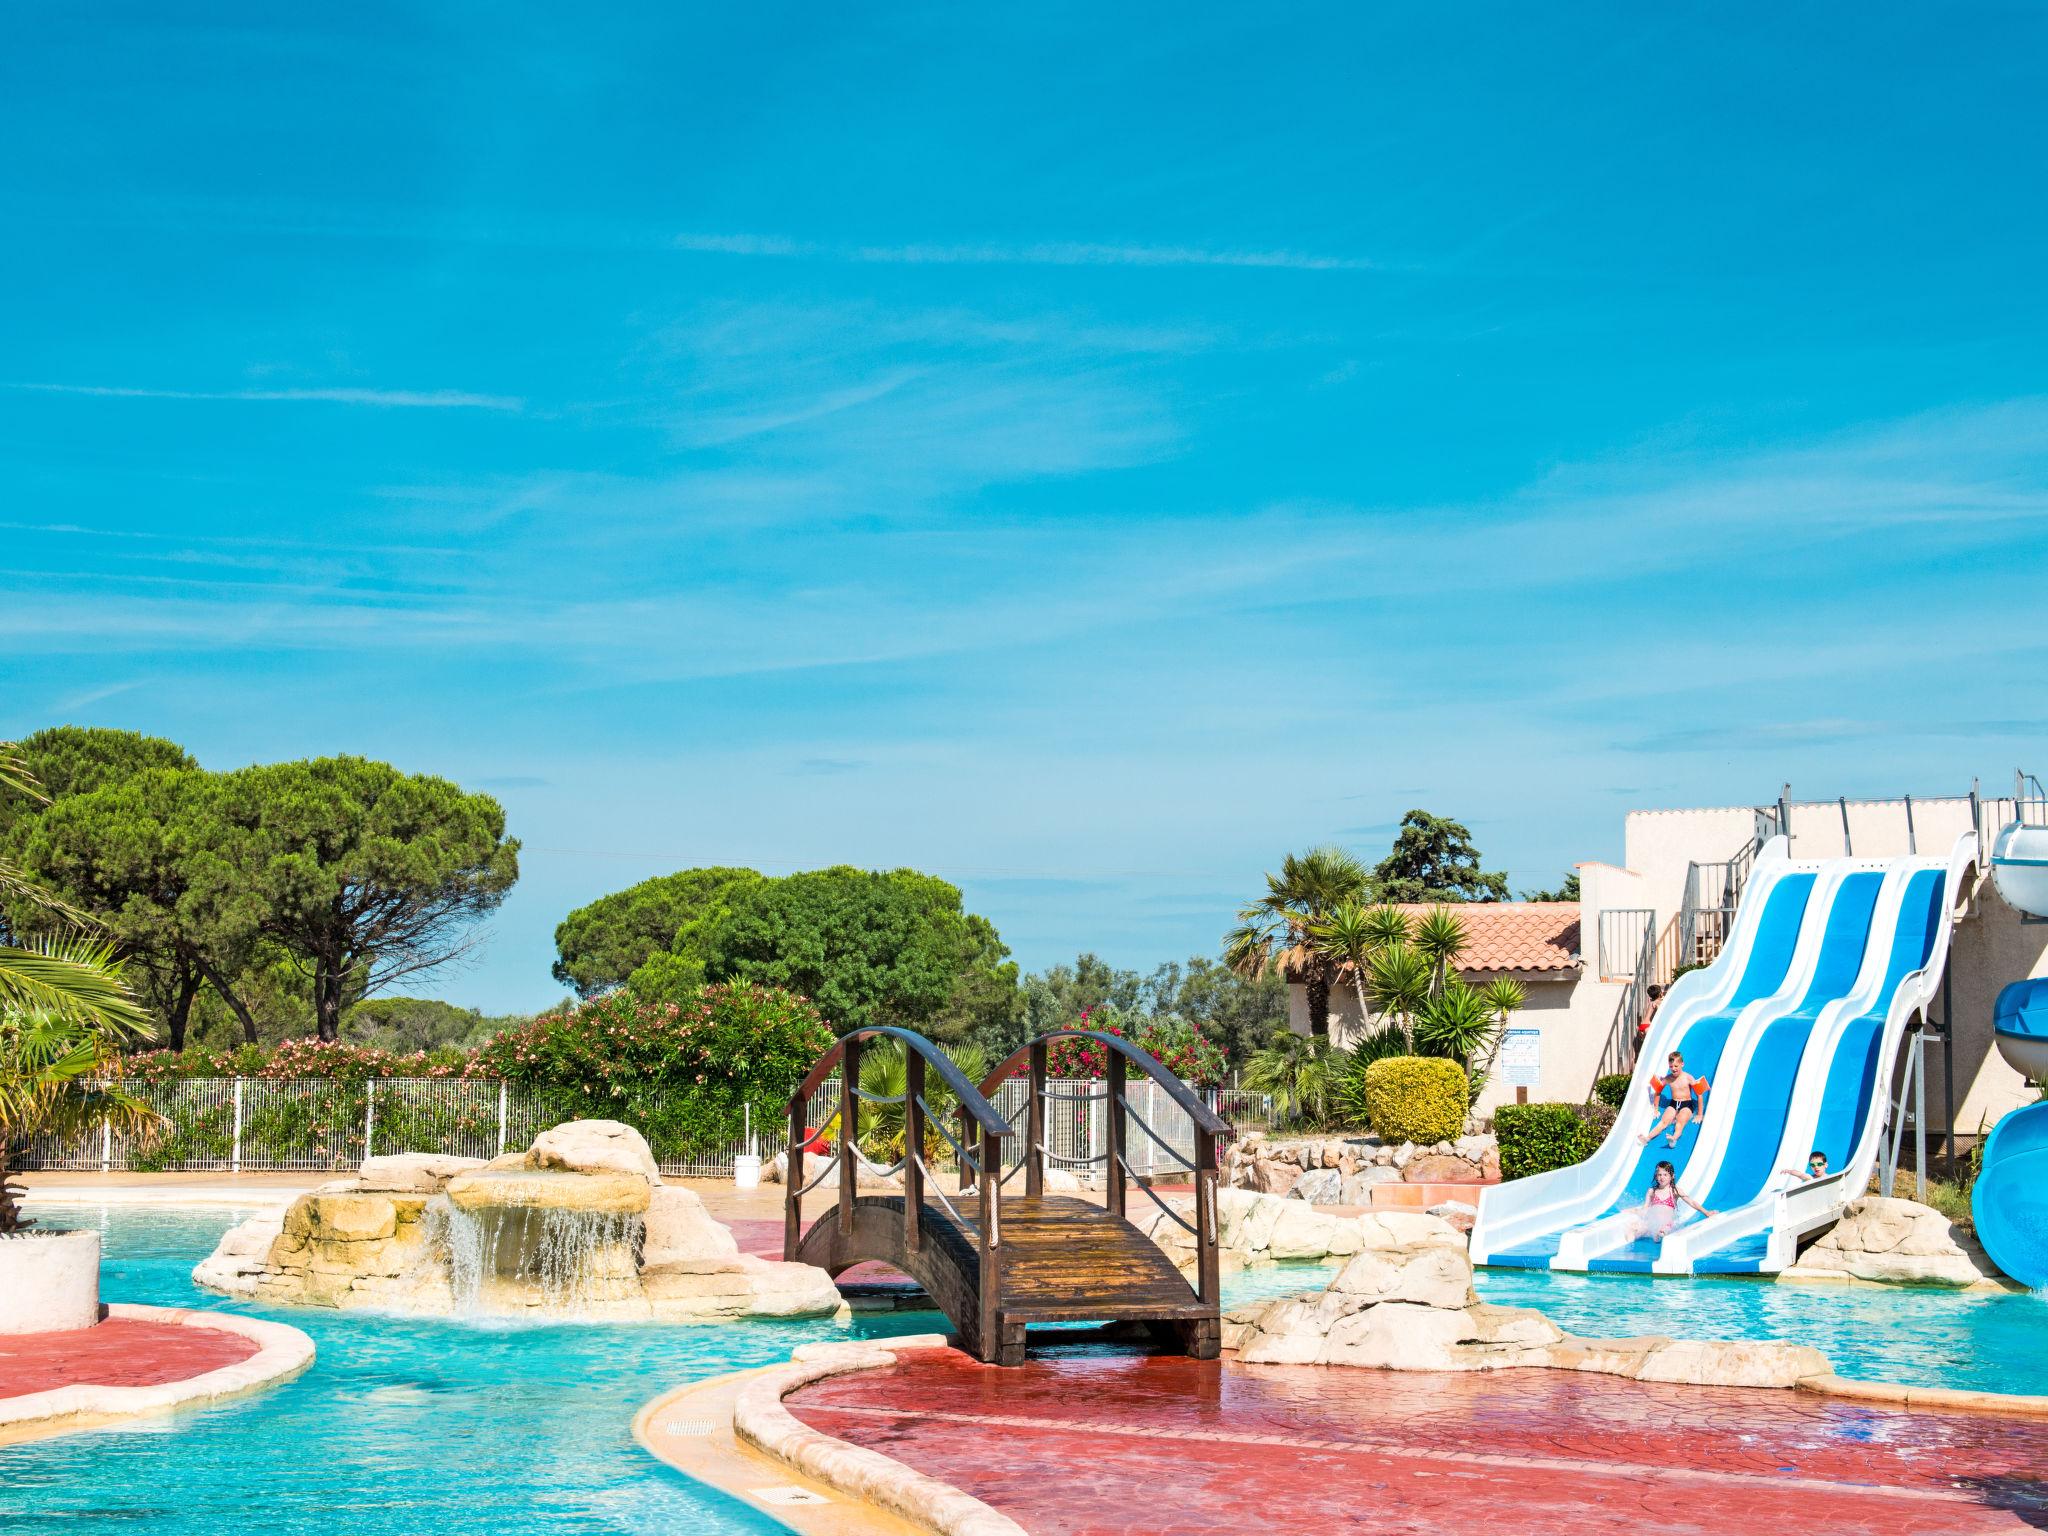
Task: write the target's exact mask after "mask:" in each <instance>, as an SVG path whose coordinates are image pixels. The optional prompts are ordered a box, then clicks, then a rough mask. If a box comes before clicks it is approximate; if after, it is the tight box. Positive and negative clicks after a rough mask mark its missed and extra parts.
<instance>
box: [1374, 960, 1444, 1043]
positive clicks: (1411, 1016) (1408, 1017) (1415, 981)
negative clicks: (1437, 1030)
mask: <svg viewBox="0 0 2048 1536" xmlns="http://www.w3.org/2000/svg"><path fill="white" fill-rule="evenodd" d="M1431 975H1432V972H1431V968H1430V963H1429V961H1428V960H1426V959H1424V958H1423V955H1422V952H1421V951H1420V950H1419V949H1416V948H1415V947H1414V946H1413V945H1410V944H1389V945H1388V946H1387V947H1386V948H1385V949H1383V950H1381V951H1380V952H1379V953H1378V954H1376V955H1374V956H1373V957H1372V965H1371V966H1370V968H1369V969H1368V972H1367V976H1366V990H1367V991H1368V992H1369V993H1371V995H1372V1001H1373V1006H1374V1007H1375V1008H1377V1009H1378V1010H1379V1011H1380V1012H1381V1013H1390V1014H1392V1015H1393V1016H1394V1022H1395V1023H1396V1024H1398V1025H1399V1026H1400V1028H1401V1039H1402V1041H1403V1042H1404V1043H1405V1044H1406V1046H1407V1048H1408V1051H1409V1054H1411V1055H1412V1054H1414V1051H1415V1015H1416V1014H1417V1013H1418V1012H1420V1011H1421V1009H1422V1008H1423V1006H1424V1005H1425V1004H1426V1003H1428V1001H1429V998H1430V977H1431Z"/></svg>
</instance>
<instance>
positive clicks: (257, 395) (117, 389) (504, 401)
mask: <svg viewBox="0 0 2048 1536" xmlns="http://www.w3.org/2000/svg"><path fill="white" fill-rule="evenodd" d="M0 389H13V390H21V391H24V392H27V393H30V394H38V395H98V396H101V397H104V398H108V399H116V400H212V401H244V402H247V401H257V402H266V403H279V402H281V403H299V404H320V405H370V406H377V407H380V408H383V409H387V410H427V411H523V410H525V409H526V402H525V401H524V400H522V399H519V398H518V397H517V396H514V395H480V394H475V393H473V392H471V391H469V390H461V389H348V388H339V387H334V388H320V389H147V388H143V387H140V386H135V385H127V384H51V383H43V382H38V381H14V380H8V381H0Z"/></svg>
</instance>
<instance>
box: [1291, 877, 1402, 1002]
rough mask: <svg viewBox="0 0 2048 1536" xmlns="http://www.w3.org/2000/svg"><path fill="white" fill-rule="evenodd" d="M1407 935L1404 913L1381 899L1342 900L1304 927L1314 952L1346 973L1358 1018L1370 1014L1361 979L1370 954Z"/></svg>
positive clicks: (1370, 962)
mask: <svg viewBox="0 0 2048 1536" xmlns="http://www.w3.org/2000/svg"><path fill="white" fill-rule="evenodd" d="M1408 936H1409V933H1408V915H1407V914H1406V913H1405V912H1403V911H1402V910H1401V909H1400V908H1399V907H1392V906H1388V905H1386V904H1385V903H1384V902H1383V903H1381V904H1380V905H1378V906H1370V907H1369V906H1367V905H1365V904H1364V903H1363V902H1357V901H1347V902H1342V903H1340V904H1339V905H1338V906H1337V907H1335V908H1334V909H1332V910H1331V912H1330V913H1329V915H1328V916H1326V917H1324V918H1321V919H1319V920H1317V921H1315V922H1312V923H1311V924H1310V925H1309V931H1308V938H1309V944H1310V946H1311V947H1312V948H1313V949H1314V950H1315V952H1316V953H1317V954H1319V955H1321V956H1322V957H1324V958H1325V959H1327V960H1331V961H1334V962H1336V963H1337V964H1339V965H1340V966H1342V967H1343V968H1344V969H1345V970H1347V971H1348V972H1349V973H1350V976H1351V986H1352V990H1353V991H1354V992H1355V993H1356V994H1357V997H1358V1017H1359V1019H1360V1020H1361V1022H1362V1021H1363V1020H1365V1019H1367V1018H1370V1017H1371V1015H1372V1005H1371V1003H1370V1001H1369V1000H1368V998H1367V995H1366V984H1365V983H1366V973H1367V972H1368V971H1370V970H1371V968H1372V962H1373V957H1374V956H1375V955H1377V954H1378V953H1379V952H1380V951H1381V950H1383V949H1385V948H1387V947H1388V946H1389V945H1392V944H1400V943H1405V942H1406V941H1407V939H1408Z"/></svg>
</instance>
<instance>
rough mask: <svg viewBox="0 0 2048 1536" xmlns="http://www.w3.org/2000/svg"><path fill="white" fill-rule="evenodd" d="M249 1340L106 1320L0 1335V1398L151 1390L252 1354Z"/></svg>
mask: <svg viewBox="0 0 2048 1536" xmlns="http://www.w3.org/2000/svg"><path fill="white" fill-rule="evenodd" d="M258 1348H260V1346H259V1345H258V1343H257V1341H256V1340H254V1339H250V1338H244V1337H243V1336H242V1335H240V1334H234V1333H223V1332H221V1331H220V1330H218V1329H214V1328H181V1327H179V1326H178V1325H176V1324H175V1323H157V1322H145V1321H142V1320H140V1319H136V1318H123V1317H110V1318H108V1319H106V1321H104V1322H101V1323H97V1324H95V1325H94V1326H93V1327H90V1328H73V1329H67V1330H66V1331H64V1332H62V1333H26V1334H0V1399H5V1398H10V1397H25V1396H27V1395H28V1394H29V1393H31V1392H47V1391H49V1390H50V1389H52V1388H54V1387H73V1386H96V1387H156V1386H163V1385H165V1384H167V1383H169V1382H175V1381H188V1380H190V1379H191V1378H192V1377H194V1376H203V1375H205V1374H206V1373H207V1372H208V1371H215V1370H219V1369H220V1368H221V1367H222V1366H224V1365H234V1364H236V1363H238V1362H239V1361H243V1360H248V1359H250V1358H252V1357H253V1356H254V1355H255V1354H256V1351H257V1350H258Z"/></svg>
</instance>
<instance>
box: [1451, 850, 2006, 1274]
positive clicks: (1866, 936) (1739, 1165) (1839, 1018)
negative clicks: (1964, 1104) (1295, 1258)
mask: <svg viewBox="0 0 2048 1536" xmlns="http://www.w3.org/2000/svg"><path fill="white" fill-rule="evenodd" d="M1975 861H1976V838H1975V836H1974V834H1966V835H1965V836H1964V837H1963V838H1962V839H1960V840H1959V841H1958V843H1957V844H1956V847H1955V849H1954V850H1953V851H1952V852H1951V854H1950V855H1949V856H1948V857H1947V858H1945V859H1944V858H1932V857H1928V858H1906V859H1896V860H1889V861H1881V860H1870V859H1831V860H1827V861H1825V862H1795V861H1793V860H1792V859H1790V858H1789V857H1788V856H1787V851H1786V845H1785V841H1784V839H1782V838H1774V839H1772V840H1771V841H1770V842H1769V843H1767V844H1765V846H1764V848H1763V849H1762V850H1761V851H1760V852H1759V854H1758V856H1757V859H1756V863H1755V866H1754V868H1753V871H1752V873H1751V875H1750V878H1749V882H1748V884H1747V885H1746V887H1745V889H1744V891H1743V896H1742V902H1741V906H1740V908H1739V909H1738V911H1737V913H1736V916H1735V922H1734V927H1733V931H1732V932H1731V934H1730V936H1729V940H1728V943H1727V945H1726V946H1725V947H1724V948H1723V949H1722V951H1721V953H1720V955H1719V956H1718V957H1717V958H1716V959H1715V961H1714V963H1713V964H1712V965H1710V966H1708V967H1707V968H1706V969H1704V970H1700V971H1694V972H1691V973H1689V974H1687V975H1685V976H1682V977H1680V978H1679V979H1678V981H1677V982H1676V983H1674V984H1673V986H1672V988H1671V990H1670V992H1669V994H1668V995H1667V996H1666V998H1665V1001H1664V1005H1663V1007H1662V1008H1661V1009H1659V1010H1658V1013H1657V1016H1656V1018H1655V1019H1654V1020H1653V1021H1652V1024H1651V1027H1650V1031H1649V1034H1648V1036H1647V1038H1646V1039H1645V1041H1644V1047H1643V1051H1642V1054H1641V1056H1640V1057H1639V1059H1638V1061H1637V1063H1636V1070H1635V1073H1634V1076H1633V1078H1632V1080H1631V1082H1630V1085H1629V1095H1628V1098H1627V1100H1626V1101H1625V1103H1624V1104H1623V1106H1622V1109H1621V1112H1620V1113H1619V1114H1618V1115H1617V1116H1616V1118H1615V1125H1614V1129H1613V1131H1612V1132H1611V1133H1610V1134H1609V1135H1608V1137H1607V1139H1606V1141H1605V1142H1604V1143H1603V1144H1602V1145H1601V1147H1600V1149H1599V1151H1597V1152H1596V1153H1595V1154H1594V1155H1593V1156H1592V1157H1591V1158H1589V1159H1588V1160H1587V1161H1586V1162H1584V1163H1581V1164H1578V1165H1577V1166H1575V1167H1572V1168H1562V1169H1558V1170H1556V1171H1555V1172H1553V1173H1548V1174H1539V1175H1537V1176H1535V1177H1533V1178H1527V1179H1518V1180H1516V1181H1514V1182H1513V1183H1510V1184H1503V1185H1499V1186H1497V1187H1495V1188H1493V1189H1490V1190H1488V1191H1486V1192H1485V1194H1484V1195H1483V1196H1482V1198H1481V1201H1480V1210H1479V1217H1478V1222H1477V1224H1476V1225H1475V1227H1474V1229H1473V1234H1472V1252H1473V1258H1474V1259H1475V1261H1477V1262H1479V1263H1484V1264H1492V1265H1496V1266H1503V1267H1518V1268H1546V1269H1573V1270H1594V1271H1599V1270H1614V1271H1622V1272H1636V1273H1657V1274H1688V1273H1722V1274H1732V1273H1757V1272H1771V1271H1775V1270H1777V1269H1781V1268H1783V1267H1784V1266H1785V1265H1786V1264H1788V1263H1790V1262H1791V1260H1792V1258H1793V1256H1794V1252H1795V1249H1796V1246H1797V1242H1798V1239H1799V1237H1800V1236H1801V1235H1803V1234H1804V1233H1806V1232H1809V1231H1812V1230H1814V1229H1816V1228H1818V1227H1821V1226H1825V1225H1827V1224H1828V1223H1830V1222H1832V1221H1833V1220H1835V1219H1836V1218H1837V1217H1838V1216H1839V1215H1840V1212H1841V1209H1842V1207H1843V1206H1844V1205H1846V1204H1847V1203H1848V1201H1849V1200H1850V1199H1852V1198H1854V1195H1855V1194H1856V1193H1859V1192H1861V1190H1862V1189H1864V1188H1865V1187H1866V1186H1867V1184H1868V1182H1869V1178H1870V1174H1871V1171H1872V1169H1873V1168H1874V1167H1875V1165H1876V1160H1877V1155H1878V1150H1879V1145H1880V1141H1881V1132H1882V1127H1883V1122H1884V1118H1885V1110H1886V1108H1887V1100H1888V1091H1889V1085H1890V1083H1891V1080H1892V1070H1893V1065H1894V1063H1895V1061H1896V1057H1897V1051H1898V1045H1899V1041H1900V1039H1901V1038H1902V1037H1903V1035H1904V1033H1905V1028H1906V1025H1907V1023H1908V1022H1909V1021H1910V1019H1911V1018H1912V1016H1913V1015H1914V1014H1915V1013H1916V1012H1918V1011H1919V1010H1921V1009H1922V1008H1924V1007H1925V1006H1926V1004H1927V1002H1928V1001H1929V1000H1930V999H1931V998H1932V996H1933V993H1934V991H1935V989H1936V986H1937V985H1938V982H1939V980H1940V973H1941V967H1942V965H1943V963H1944V962H1945V960H1946V957H1947V945H1948V932H1949V926H1950V925H1949V921H1948V915H1949V914H1950V913H1951V912H1953V911H1954V910H1955V906H1956V902H1957V900H1958V899H1959V898H1960V896H1961V893H1962V891H1963V888H1964V887H1963V881H1964V878H1965V876H1966V874H1967V872H1968V871H1969V869H1970V868H1971V866H1972V865H1974V863H1975ZM1673 1050H1678V1051H1681V1052H1682V1053H1683V1054H1684V1057H1685V1065H1686V1069H1687V1070H1688V1071H1689V1072H1691V1073H1692V1074H1693V1075H1694V1076H1696V1077H1703V1078H1706V1079H1707V1080H1708V1081H1709V1083H1710V1085H1711V1086H1710V1088H1709V1090H1708V1092H1707V1095H1706V1105H1705V1113H1704V1114H1703V1115H1702V1116H1701V1117H1700V1118H1699V1120H1697V1121H1696V1122H1694V1123H1693V1124H1692V1125H1690V1126H1688V1127H1687V1129H1686V1130H1685V1132H1684V1133H1683V1134H1682V1135H1681V1136H1680V1138H1679V1141H1678V1145H1677V1146H1676V1147H1671V1146H1667V1145H1666V1142H1665V1138H1664V1136H1663V1135H1661V1134H1660V1135H1658V1136H1656V1137H1654V1138H1653V1139H1652V1141H1651V1142H1650V1144H1649V1145H1647V1146H1645V1145H1642V1144H1641V1143H1640V1142H1639V1138H1640V1137H1641V1136H1642V1135H1643V1134H1644V1133H1646V1132H1648V1131H1649V1130H1650V1128H1651V1126H1652V1125H1653V1124H1654V1122H1655V1121H1656V1119H1657V1115H1658V1111H1657V1109H1656V1107H1655V1105H1654V1103H1653V1101H1652V1098H1651V1093H1650V1077H1651V1075H1652V1073H1653V1072H1654V1073H1656V1074H1658V1075H1661V1074H1662V1073H1663V1072H1664V1070H1665V1066H1664V1063H1665V1058H1666V1057H1667V1055H1668V1054H1669V1053H1670V1052H1671V1051H1673ZM1816 1147H1818V1148H1821V1149H1823V1150H1826V1151H1827V1152H1828V1157H1829V1167H1830V1168H1831V1169H1834V1170H1835V1172H1834V1173H1833V1174H1832V1175H1831V1176H1830V1177H1828V1178H1826V1179H1821V1180H1815V1181H1812V1182H1810V1183H1807V1184H1803V1185H1799V1186H1797V1187H1796V1188H1789V1189H1788V1186H1791V1185H1792V1184H1793V1183H1794V1181H1792V1180H1790V1179H1788V1178H1785V1177H1783V1176H1782V1175H1781V1174H1780V1172H1779V1170H1781V1169H1784V1168H1796V1167H1801V1166H1803V1165H1804V1164H1805V1161H1806V1157H1807V1154H1808V1153H1809V1152H1810V1151H1812V1150H1814V1149H1815V1148H1816ZM1666 1158H1668V1159H1669V1160H1670V1161H1671V1162H1672V1163H1674V1164H1675V1165H1676V1167H1677V1171H1678V1183H1679V1186H1680V1187H1681V1188H1682V1189H1684V1190H1685V1192H1686V1193H1687V1194H1689V1195H1691V1196H1692V1197H1693V1198H1694V1199H1696V1200H1698V1201H1699V1202H1700V1203H1701V1204H1703V1205H1705V1206H1707V1207H1708V1208H1709V1209H1710V1210H1712V1211H1714V1212H1715V1213H1716V1214H1715V1215H1714V1216H1712V1217H1709V1218H1692V1219H1690V1220H1685V1221H1682V1222H1681V1223H1680V1225H1679V1226H1678V1227H1677V1228H1676V1229H1675V1230H1674V1231H1673V1232H1672V1233H1671V1234H1670V1235H1669V1236H1668V1237H1666V1238H1665V1239H1664V1240H1663V1241H1661V1242H1659V1241H1658V1240H1656V1239H1654V1238H1641V1237H1636V1236H1634V1235H1633V1233H1632V1231H1631V1229H1630V1225H1629V1214H1630V1213H1631V1212H1632V1211H1634V1210H1636V1209H1638V1208H1639V1207H1640V1206H1641V1205H1642V1202H1643V1197H1644V1195H1645V1194H1646V1193H1647V1191H1648V1189H1649V1187H1650V1184H1651V1181H1652V1177H1653V1175H1654V1171H1655V1168H1656V1165H1657V1163H1658V1162H1659V1161H1660V1160H1663V1159H1666ZM1681 1209H1684V1208H1681ZM1686 1215H1687V1216H1690V1211H1689V1210H1687V1211H1686Z"/></svg>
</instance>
